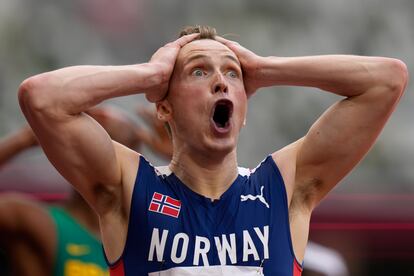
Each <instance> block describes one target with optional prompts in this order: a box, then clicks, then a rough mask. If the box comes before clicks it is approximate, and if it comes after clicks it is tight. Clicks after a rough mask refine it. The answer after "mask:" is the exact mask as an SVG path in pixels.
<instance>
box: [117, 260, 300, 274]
mask: <svg viewBox="0 0 414 276" xmlns="http://www.w3.org/2000/svg"><path fill="white" fill-rule="evenodd" d="M302 270H303V269H302V267H301V266H300V265H299V263H298V261H296V259H295V260H294V261H293V276H301V275H302ZM111 276H112V275H111Z"/></svg>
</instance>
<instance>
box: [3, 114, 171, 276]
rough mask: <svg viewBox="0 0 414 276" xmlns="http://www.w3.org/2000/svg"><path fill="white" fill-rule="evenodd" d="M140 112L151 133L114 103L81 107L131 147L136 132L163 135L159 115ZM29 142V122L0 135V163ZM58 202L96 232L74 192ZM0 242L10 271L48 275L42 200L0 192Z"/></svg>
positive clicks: (49, 251) (49, 230) (48, 229)
mask: <svg viewBox="0 0 414 276" xmlns="http://www.w3.org/2000/svg"><path fill="white" fill-rule="evenodd" d="M141 112H145V114H146V115H145V116H147V117H146V119H147V120H148V124H149V126H150V127H152V128H155V129H154V133H150V132H148V131H144V130H143V129H141V128H138V127H137V126H136V125H135V124H133V123H132V121H130V119H128V118H127V117H126V116H125V115H124V114H122V113H121V112H119V111H117V110H116V109H114V108H110V107H99V108H94V109H91V110H88V112H87V113H88V114H89V115H90V116H92V118H94V119H95V120H96V121H97V122H99V124H100V125H102V126H103V127H104V128H105V130H106V131H107V132H108V133H109V134H111V137H112V139H114V140H117V141H118V142H120V143H123V144H125V145H127V146H130V147H136V146H139V145H140V144H141V141H142V140H141V137H142V136H145V137H147V139H148V140H159V139H160V138H159V137H158V134H157V133H159V135H161V136H162V137H165V136H166V132H165V130H163V129H157V128H158V127H159V121H156V119H155V118H153V117H154V114H153V113H151V111H150V110H149V109H147V108H144V109H141ZM143 116H144V115H143ZM151 118H152V120H150V119H151ZM155 124H157V125H155ZM155 131H157V132H155ZM144 143H145V141H144ZM35 145H37V140H36V137H35V136H34V134H33V132H32V130H31V128H30V127H29V126H25V127H23V128H21V129H19V130H18V131H16V132H15V133H12V134H10V135H8V136H6V137H4V138H3V139H1V140H0V165H2V164H4V163H7V162H8V161H9V160H10V159H12V158H13V157H14V156H16V155H17V154H19V153H20V152H22V151H24V150H26V149H28V148H30V147H33V146H35ZM167 145H168V143H167ZM150 147H151V148H152V150H153V151H154V152H155V153H158V152H159V147H158V146H157V145H155V146H154V145H150ZM171 150H172V149H171V147H170V148H168V149H167V148H166V146H165V145H164V147H163V148H162V153H163V154H165V155H166V156H168V155H171ZM61 206H62V208H63V209H65V210H66V211H67V212H68V213H69V214H70V215H71V216H72V217H73V218H75V220H76V221H78V222H79V223H80V224H81V225H83V226H84V227H85V228H86V229H88V230H89V231H90V232H91V233H93V234H94V235H95V236H96V237H98V238H99V237H100V232H99V221H98V217H97V216H96V213H95V212H94V211H93V210H92V208H91V207H90V206H89V204H88V203H87V202H86V201H85V200H84V199H83V198H82V196H81V195H80V194H79V193H77V192H76V191H75V190H72V192H71V194H70V196H69V197H68V199H67V200H65V201H64V202H62V203H61ZM0 247H1V248H2V249H4V250H5V252H6V255H7V256H8V259H9V263H10V268H11V269H12V271H11V275H34V276H36V275H51V274H52V271H53V268H54V264H55V256H56V248H57V233H56V227H55V224H54V221H53V220H52V218H51V217H50V215H49V213H48V212H47V210H46V206H45V205H44V204H42V203H40V202H38V201H37V200H36V199H34V198H32V197H29V196H27V195H23V194H18V193H2V194H1V195H0Z"/></svg>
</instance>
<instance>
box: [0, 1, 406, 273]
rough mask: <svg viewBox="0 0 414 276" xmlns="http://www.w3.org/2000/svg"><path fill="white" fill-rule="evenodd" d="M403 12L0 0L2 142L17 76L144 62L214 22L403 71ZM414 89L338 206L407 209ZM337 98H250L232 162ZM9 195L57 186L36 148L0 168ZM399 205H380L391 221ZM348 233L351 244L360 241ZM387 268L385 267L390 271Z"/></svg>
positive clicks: (262, 44) (274, 92)
mask: <svg viewBox="0 0 414 276" xmlns="http://www.w3.org/2000/svg"><path fill="white" fill-rule="evenodd" d="M413 14H414V1H412V0H394V1H387V0H363V1H361V0H348V1H339V0H332V1H322V0H312V1H300V0H290V1H275V0H259V1H251V0H250V1H249V0H226V1H217V0H210V1H194V0H168V1H162V0H151V1H149V0H145V1H144V0H118V1H110V0H87V1H84V0H71V1H69V0H59V1H52V0H38V1H28V0H2V1H0V118H1V123H0V136H4V135H6V134H7V133H10V132H12V131H14V130H16V129H18V128H19V127H21V126H22V125H23V124H25V120H24V118H23V116H22V114H21V111H20V108H19V105H18V102H17V89H18V86H19V84H20V83H21V81H23V80H24V79H25V78H27V77H29V76H31V75H34V74H38V73H41V72H44V71H50V70H54V69H57V68H61V67H65V66H71V65H79V64H93V65H121V64H134V63H141V62H146V61H148V60H149V58H150V57H151V55H152V54H153V53H154V52H155V51H156V50H157V49H158V48H159V47H161V46H162V45H164V44H165V43H167V42H169V41H171V40H174V39H175V38H176V37H177V35H178V33H179V30H180V29H181V28H182V27H183V26H186V25H195V24H201V25H202V24H207V25H211V26H214V27H216V28H217V31H218V33H219V34H221V35H225V36H226V37H227V38H229V39H233V40H237V41H238V42H240V43H241V44H242V45H243V46H245V47H247V48H249V49H251V50H252V51H254V52H256V53H257V54H259V55H263V56H269V55H272V56H303V55H320V54H355V55H369V56H387V57H395V58H399V59H401V60H403V61H404V62H405V63H406V64H407V66H408V69H409V71H412V67H413V61H414V50H413V49H414V32H413V31H412V30H413V28H414V16H413ZM412 90H413V89H412V84H411V83H409V86H408V87H407V90H406V93H405V95H404V96H403V98H402V99H401V103H400V105H399V106H398V108H397V110H396V112H395V113H394V114H393V116H392V117H391V119H390V121H389V123H388V124H387V126H386V127H385V129H384V131H383V133H382V134H381V136H380V138H379V140H378V142H377V143H376V145H375V146H374V147H373V149H372V150H371V151H370V152H369V154H368V155H367V157H366V158H365V159H364V160H363V161H362V162H361V164H360V165H359V166H358V167H357V168H356V169H355V170H354V171H353V172H352V173H351V174H350V175H349V176H347V177H346V178H345V179H344V180H343V181H342V183H341V184H340V185H339V186H338V187H337V188H336V189H335V190H334V192H333V194H334V195H339V200H341V198H340V196H342V195H350V194H368V195H370V194H371V195H372V194H375V195H377V194H379V195H390V194H393V195H395V196H396V197H395V202H400V203H401V202H405V201H401V200H399V197H398V196H399V195H401V196H402V199H403V200H406V201H407V202H411V203H407V205H406V206H412V205H413V204H412V202H413V200H412V199H413V197H404V195H405V196H408V195H409V194H411V193H414V170H413V165H414V146H413V141H414V127H413V123H412V122H413V118H414V114H413V108H412V107H413V104H414V94H413V91H412ZM338 99H339V98H338V97H337V96H334V95H330V94H327V93H323V92H320V91H318V90H316V89H310V88H303V87H273V88H269V89H263V90H260V91H259V92H258V93H257V94H256V95H255V96H254V97H253V98H252V99H251V100H250V103H249V113H248V118H247V126H246V127H245V129H244V130H243V131H242V134H241V137H240V142H239V148H238V152H239V163H240V165H241V166H245V167H255V166H256V165H257V164H258V163H259V162H260V161H261V160H263V159H264V158H265V157H266V155H267V154H269V153H271V152H272V151H274V150H276V149H279V148H281V147H283V146H285V145H287V144H289V143H291V142H293V141H295V140H296V139H298V138H300V137H302V136H303V135H304V134H306V132H307V130H308V129H309V127H310V126H311V124H312V123H313V122H314V121H315V119H316V118H317V117H318V116H319V115H320V114H321V113H322V112H323V111H324V110H325V109H326V108H327V107H328V106H329V105H330V104H332V103H333V102H334V101H337V100H338ZM108 102H109V104H111V105H113V106H117V107H118V108H119V109H120V110H122V111H123V112H125V113H126V114H128V116H130V117H131V118H132V119H133V120H136V121H137V123H140V119H139V118H138V117H136V116H135V115H134V110H135V109H136V108H137V106H140V105H142V106H148V105H149V104H148V103H147V102H146V100H145V97H144V96H142V95H139V96H130V97H124V98H119V99H113V100H111V101H108ZM338 131H341V130H338ZM143 153H144V155H146V156H147V157H148V158H149V159H150V160H151V161H152V162H153V163H154V164H156V165H161V164H159V163H160V162H162V161H161V159H158V158H157V157H156V156H153V155H152V153H151V152H150V151H147V150H146V149H145V148H144V152H143ZM29 182H30V187H28V186H27V183H29ZM7 189H14V190H22V191H27V190H31V191H37V192H47V193H61V192H64V191H65V190H66V189H67V184H66V183H65V181H64V180H63V179H62V178H61V177H60V176H59V174H58V173H57V172H56V171H55V170H54V169H53V168H52V167H51V165H50V164H49V163H48V161H47V159H46V158H45V157H44V155H43V154H42V153H41V151H40V150H39V149H33V150H31V151H29V152H28V153H25V154H23V155H21V156H19V157H18V158H17V159H15V160H14V161H13V162H12V163H10V164H8V165H6V166H4V167H3V168H2V169H1V170H0V190H7ZM337 199H338V198H337ZM376 199H377V197H375V196H374V197H368V204H369V203H370V202H372V205H370V206H371V207H372V206H375V201H376ZM358 200H360V198H357V199H356V201H357V202H359V201H358ZM362 201H363V202H367V201H366V200H365V199H364V200H361V202H362ZM378 202H380V201H378ZM381 202H385V203H384V204H387V201H381ZM328 204H330V203H329V202H328ZM335 206H338V205H337V204H336V205H335ZM383 207H384V206H383ZM344 208H345V209H346V208H347V207H346V206H344ZM384 208H386V206H385V207H384ZM398 208H400V209H401V208H403V209H404V207H401V206H399V207H398ZM398 208H397V207H396V208H395V209H393V210H388V211H389V213H390V215H392V212H394V211H395V210H400V209H398ZM351 209H352V208H351ZM381 210H383V209H381ZM354 211H355V212H358V210H354ZM372 212H374V213H375V210H373V211H372ZM379 212H382V211H379ZM377 215H378V214H377ZM320 217H323V216H320ZM331 219H332V218H331ZM342 230H343V229H342ZM342 230H341V229H339V230H338V231H339V232H337V233H336V235H335V237H336V238H337V237H338V233H339V234H341V235H342V234H349V232H347V231H345V232H343V233H342V232H340V231H342ZM354 230H355V229H354ZM400 230H401V229H400ZM315 231H316V232H315ZM318 231H319V232H318ZM324 231H326V229H324V228H323V227H322V228H317V227H316V228H315V227H314V232H311V236H312V233H313V235H314V237H316V238H318V237H320V239H319V240H320V241H323V239H324V237H325V238H326V237H327V236H326V235H325V232H324ZM402 231H404V229H403V230H402ZM404 233H405V234H407V232H404ZM318 235H319V236H318ZM324 235H325V236H324ZM389 235H390V236H391V235H393V234H392V233H389ZM396 235H398V233H397V234H396ZM328 236H329V235H328ZM358 237H359V236H356V238H355V239H354V240H353V242H355V243H358V242H359V240H358ZM365 238H367V237H365ZM381 238H383V239H386V237H385V238H384V237H382V236H381ZM388 238H389V237H388ZM332 239H334V238H332ZM325 240H326V239H325ZM347 242H348V240H347V239H345V240H344V241H342V243H341V242H339V243H340V244H342V249H344V248H346V247H347V246H348V247H349V244H346V243H347ZM373 242H374V241H373ZM410 242H413V241H410ZM335 243H338V241H335V240H333V241H332V240H331V243H330V244H331V245H332V244H335ZM389 243H390V244H392V240H390V241H389ZM401 243H404V241H402V240H401ZM413 246H414V244H413ZM374 248H375V246H374ZM411 248H412V247H411ZM359 249H360V248H358V247H357V248H356V249H354V251H357V250H359ZM363 249H364V248H361V250H363ZM371 249H372V248H371ZM410 252H411V251H410ZM410 252H409V254H408V255H404V256H405V257H404V256H403V258H402V260H403V261H401V262H402V263H403V264H402V267H408V266H407V262H405V261H406V260H410V262H411V261H412V259H413V255H410V254H412V252H411V253H410ZM362 255H363V254H362ZM362 255H361V256H362ZM367 258H368V257H367ZM404 260H405V261H404ZM361 262H363V261H361ZM376 262H378V263H376V264H377V265H376V266H375V267H376V268H375V269H376V270H371V271H370V272H366V274H365V275H399V274H393V273H392V271H389V272H388V270H386V269H385V266H386V264H385V265H383V264H380V263H379V262H380V261H378V260H377V261H376ZM391 267H392V268H394V269H395V267H398V264H397V265H394V266H391ZM351 269H352V267H351ZM366 271H367V270H366ZM381 271H382V272H384V273H385V274H381ZM385 271H386V272H385ZM406 271H408V270H406ZM410 271H411V272H412V270H410ZM308 275H309V274H308ZM361 275H362V274H361ZM407 275H408V274H407Z"/></svg>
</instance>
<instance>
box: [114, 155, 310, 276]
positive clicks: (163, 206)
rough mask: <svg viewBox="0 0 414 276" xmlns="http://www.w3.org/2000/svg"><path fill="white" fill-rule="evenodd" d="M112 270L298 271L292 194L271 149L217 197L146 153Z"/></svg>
mask: <svg viewBox="0 0 414 276" xmlns="http://www.w3.org/2000/svg"><path fill="white" fill-rule="evenodd" d="M110 267H111V276H115V275H116V276H124V275H128V276H129V275H131V276H132V275H134V276H136V275H151V276H155V275H157V276H158V275H159V276H162V275H165V276H166V275H169V276H174V275H180V276H182V275H188V276H193V275H198V276H200V275H232V276H235V275H238V276H243V275H256V276H257V275H266V276H268V275H269V276H279V275H280V276H282V275H283V276H285V275H286V276H288V275H289V276H297V275H300V274H301V270H302V269H301V266H300V265H299V264H298V262H297V261H296V259H295V256H294V253H293V248H292V241H291V236H290V229H289V217H288V205H287V196H286V190H285V186H284V182H283V179H282V177H281V175H280V172H279V170H278V168H277V166H276V164H275V162H274V161H273V159H272V157H271V156H269V157H268V158H266V160H264V161H263V162H262V163H261V164H260V165H259V166H258V167H257V168H256V169H254V170H249V169H245V168H239V175H238V177H237V179H236V180H235V181H234V182H233V183H232V185H231V186H230V187H229V189H228V190H227V191H226V192H225V193H224V194H223V195H222V196H221V198H220V199H219V200H214V201H212V200H211V199H209V198H206V197H204V196H202V195H199V194H197V193H195V192H193V191H192V190H191V189H189V188H188V187H187V186H186V185H185V184H183V183H182V182H181V181H180V179H179V178H178V177H177V176H176V175H175V174H174V173H172V172H171V171H170V170H169V169H168V167H159V168H155V167H153V166H152V165H151V164H150V163H148V161H146V160H145V158H143V157H140V165H139V169H138V174H137V178H136V181H135V186H134V191H133V195H132V202H131V211H130V218H129V226H128V234H127V240H126V245H125V248H124V252H123V254H122V256H121V258H120V259H119V260H118V261H117V262H115V263H114V264H110Z"/></svg>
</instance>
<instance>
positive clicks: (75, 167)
mask: <svg viewBox="0 0 414 276" xmlns="http://www.w3.org/2000/svg"><path fill="white" fill-rule="evenodd" d="M47 81H48V80H47ZM52 81H53V80H52ZM32 86H33V85H32ZM34 86H35V87H31V85H30V83H29V85H24V84H23V85H22V86H21V88H20V91H19V100H20V105H21V107H22V110H23V113H24V114H25V116H26V118H27V120H28V122H29V124H30V126H31V127H32V129H33V131H34V132H35V134H36V136H37V138H38V140H39V143H40V145H41V146H42V148H43V150H44V152H45V153H46V155H47V157H48V159H49V160H50V161H51V163H52V164H53V165H54V166H55V168H56V169H57V170H58V171H59V172H60V174H62V176H63V177H65V178H66V179H67V180H68V181H69V182H70V183H71V184H72V185H73V186H74V187H75V188H76V189H77V190H78V191H79V192H80V193H81V194H82V196H83V197H84V198H85V199H86V200H87V201H88V202H89V203H90V204H91V205H92V206H93V207H94V208H95V209H99V208H100V207H101V206H100V199H101V198H108V196H109V197H116V195H117V190H119V188H120V187H121V179H122V174H121V165H120V164H121V162H120V159H122V155H123V151H122V150H120V148H121V147H122V146H121V145H119V144H117V143H115V142H113V141H112V140H111V138H110V137H109V135H108V134H107V132H106V131H105V130H104V129H103V127H102V126H101V125H99V124H98V123H97V122H96V121H95V120H94V119H93V118H91V117H90V116H88V115H87V114H84V113H78V114H68V113H65V111H63V110H64V109H63V108H61V107H60V106H58V105H56V106H55V105H53V103H54V102H53V101H49V102H47V104H48V105H45V106H44V105H43V102H42V97H53V96H54V94H53V93H61V92H62V91H45V90H47V89H53V88H55V87H59V86H57V85H50V86H49V87H47V86H45V85H43V86H42V85H40V86H38V87H36V85H34ZM46 92H47V93H46ZM51 92H52V93H51ZM79 96H80V97H81V96H82V94H79ZM59 104H61V105H62V103H59ZM63 104H65V103H63ZM67 104H70V103H67ZM68 109H69V108H68Z"/></svg>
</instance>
